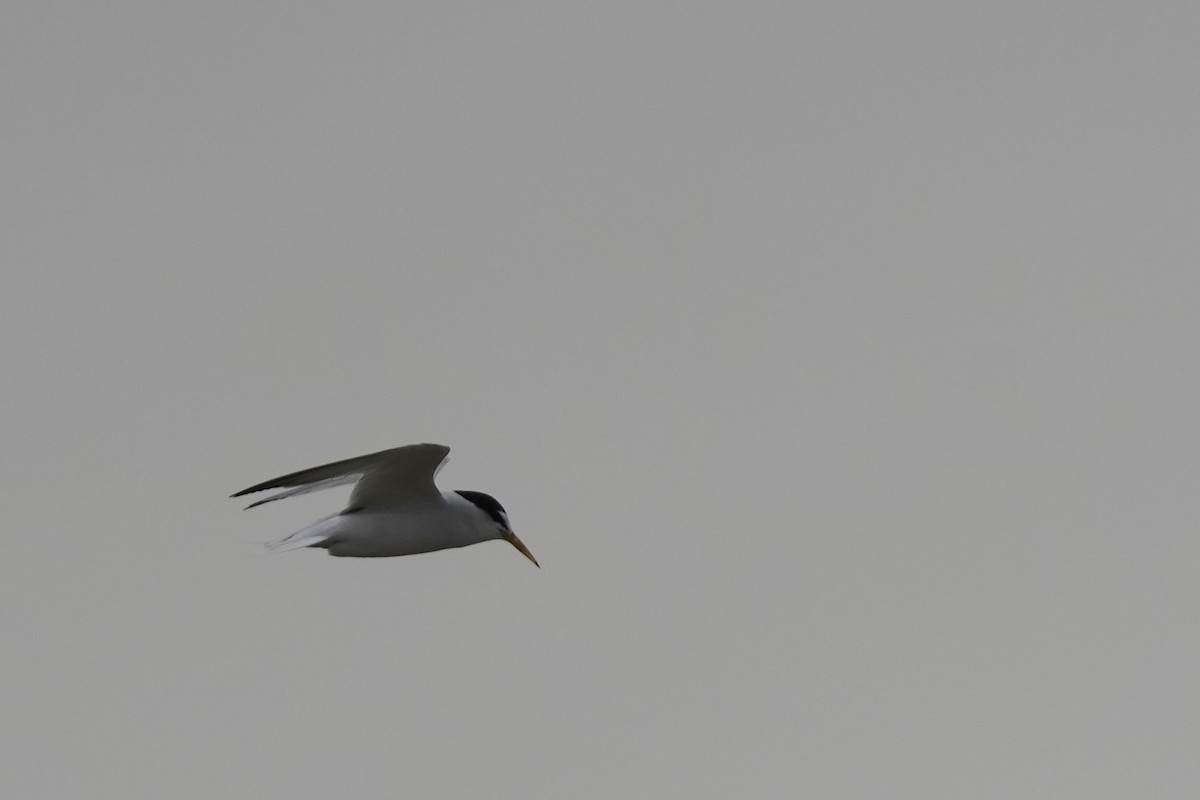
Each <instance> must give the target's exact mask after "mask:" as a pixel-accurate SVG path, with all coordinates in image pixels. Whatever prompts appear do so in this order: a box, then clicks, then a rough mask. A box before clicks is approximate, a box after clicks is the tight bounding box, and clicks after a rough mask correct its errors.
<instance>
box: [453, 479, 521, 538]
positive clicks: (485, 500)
mask: <svg viewBox="0 0 1200 800" xmlns="http://www.w3.org/2000/svg"><path fill="white" fill-rule="evenodd" d="M454 493H455V494H457V495H459V496H461V497H463V498H464V499H466V500H469V501H471V504H472V505H474V506H475V507H476V508H478V509H479V510H480V511H482V512H483V513H485V514H487V515H488V516H489V517H491V518H492V521H493V522H495V523H496V524H497V525H499V526H500V527H501V528H504V530H506V531H507V530H510V528H509V526H508V514H507V513H506V512H505V511H504V506H502V505H500V501H499V500H497V499H496V498H494V497H492V496H491V495H490V494H484V493H483V492H471V491H468V490H466V489H463V490H457V489H456V490H455V492H454Z"/></svg>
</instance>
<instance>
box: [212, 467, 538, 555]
mask: <svg viewBox="0 0 1200 800" xmlns="http://www.w3.org/2000/svg"><path fill="white" fill-rule="evenodd" d="M449 453H450V448H449V447H446V446H445V445H440V444H410V445H406V446H404V447H394V448H392V449H391V450H382V451H380V452H378V453H371V454H370V455H366V456H358V457H357V458H347V459H346V460H344V461H335V462H333V463H332V464H325V465H324V466H320V467H313V468H312V469H304V470H300V471H299V472H293V473H291V474H289V475H284V476H283V477H280V478H273V479H271V480H269V481H263V482H262V483H257V484H255V485H254V486H251V487H250V488H249V489H243V490H242V491H240V492H238V493H236V494H234V495H231V496H232V497H241V496H242V495H246V494H253V493H254V492H261V491H265V490H267V489H279V488H285V487H286V491H283V492H280V493H278V494H274V495H271V496H270V497H266V498H263V499H262V500H258V501H256V502H254V503H251V504H250V505H248V506H246V508H254V507H255V506H260V505H262V504H263V503H270V502H271V501H272V500H282V499H283V498H285V497H294V496H296V495H299V494H307V493H308V492H315V491H317V490H318V489H326V488H329V487H331V486H342V485H344V484H347V483H355V482H356V481H357V483H356V484H355V486H354V491H353V492H351V493H350V502H349V504H348V505H347V506H346V508H345V509H344V510H343V511H340V512H338V513H337V514H333V515H331V516H328V517H325V518H324V519H320V520H317V521H316V522H314V523H313V524H312V525H309V526H308V527H307V528H303V529H301V530H299V531H296V532H295V533H293V534H292V535H291V536H287V537H285V538H283V539H280V540H279V541H277V542H271V543H269V544H268V545H267V548H268V549H269V550H274V551H284V550H296V549H298V548H301V547H321V548H324V549H325V550H328V551H329V554H330V555H331V556H353V557H357V558H372V557H381V556H407V555H412V554H414V553H428V552H431V551H434V550H444V549H446V548H448V547H466V546H467V545H469V544H478V543H479V542H487V541H491V540H492V539H503V540H505V541H506V542H508V543H509V544H511V545H512V546H513V547H515V548H517V549H518V550H520V551H521V554H522V555H523V556H525V557H526V558H528V559H529V560H530V561H532V562H533V563H534V565H535V566H540V565H539V564H538V562H537V559H536V558H534V557H533V553H530V552H529V550H528V548H526V547H525V545H524V543H523V542H522V541H521V540H520V539H518V538H517V535H516V534H515V533H513V532H512V528H511V527H510V525H509V522H508V514H507V513H506V512H505V511H504V506H502V505H500V503H498V502H497V501H496V498H494V497H492V496H491V495H487V494H484V493H483V492H469V491H458V492H442V491H439V490H438V488H437V485H436V484H434V481H433V478H434V475H436V474H437V472H438V470H439V469H441V467H442V465H443V464H445V462H446V456H447V455H448V454H449Z"/></svg>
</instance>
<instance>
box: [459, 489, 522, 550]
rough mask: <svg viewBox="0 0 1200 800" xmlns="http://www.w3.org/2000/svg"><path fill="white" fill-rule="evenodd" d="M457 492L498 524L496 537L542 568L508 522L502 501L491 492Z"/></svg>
mask: <svg viewBox="0 0 1200 800" xmlns="http://www.w3.org/2000/svg"><path fill="white" fill-rule="evenodd" d="M456 494H458V495H460V496H462V497H463V498H464V499H465V500H468V501H470V503H471V504H472V505H473V506H475V507H476V508H478V509H479V510H480V511H482V512H483V513H484V514H486V515H487V517H488V519H490V520H491V521H492V523H493V524H494V525H495V526H496V538H497V539H503V540H504V541H506V542H508V543H509V544H511V545H512V546H513V547H515V548H517V550H519V551H520V552H521V555H523V556H525V557H526V558H528V559H529V560H530V561H532V562H533V565H534V566H535V567H538V568H539V569H540V568H541V566H542V565H541V564H539V563H538V562H537V559H536V558H534V557H533V553H531V552H529V548H528V547H526V546H525V543H524V542H522V541H521V540H520V539H519V538H518V537H517V535H516V534H515V533H513V530H512V526H511V525H509V523H508V512H506V511H505V510H504V506H502V505H500V501H499V500H497V499H496V498H494V497H492V496H491V495H490V494H484V493H483V492H471V491H466V490H458V491H457V492H456Z"/></svg>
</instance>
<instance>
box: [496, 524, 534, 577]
mask: <svg viewBox="0 0 1200 800" xmlns="http://www.w3.org/2000/svg"><path fill="white" fill-rule="evenodd" d="M502 535H503V536H504V541H506V542H508V543H509V544H511V545H512V546H513V547H515V548H517V549H518V550H520V551H521V555H523V556H525V557H526V558H528V559H529V560H530V561H532V562H533V565H534V566H535V567H537V568H538V569H541V568H542V565H541V564H539V563H538V562H537V559H536V558H534V557H533V553H531V552H529V548H528V547H526V546H525V543H524V542H522V541H521V540H520V539H518V538H517V535H516V534H515V533H513V532H512V531H505V532H504V533H503V534H502Z"/></svg>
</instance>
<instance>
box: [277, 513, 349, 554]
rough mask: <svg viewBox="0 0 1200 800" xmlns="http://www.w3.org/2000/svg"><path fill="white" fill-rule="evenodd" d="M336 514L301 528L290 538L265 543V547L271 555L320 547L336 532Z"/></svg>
mask: <svg viewBox="0 0 1200 800" xmlns="http://www.w3.org/2000/svg"><path fill="white" fill-rule="evenodd" d="M338 516H339V515H338V514H334V515H333V516H330V517H325V519H319V520H317V521H316V522H314V523H313V524H312V525H309V526H308V527H307V528H301V529H300V530H298V531H296V532H295V533H293V534H291V535H290V536H285V537H283V538H282V539H279V540H277V541H274V542H267V543H266V544H265V547H266V548H267V550H268V551H270V552H272V553H285V552H287V551H288V550H299V549H300V548H302V547H322V546H325V545H326V543H327V542H328V541H329V540H330V539H331V538H332V537H333V534H334V533H336V532H337V526H338V522H337V518H338Z"/></svg>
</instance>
